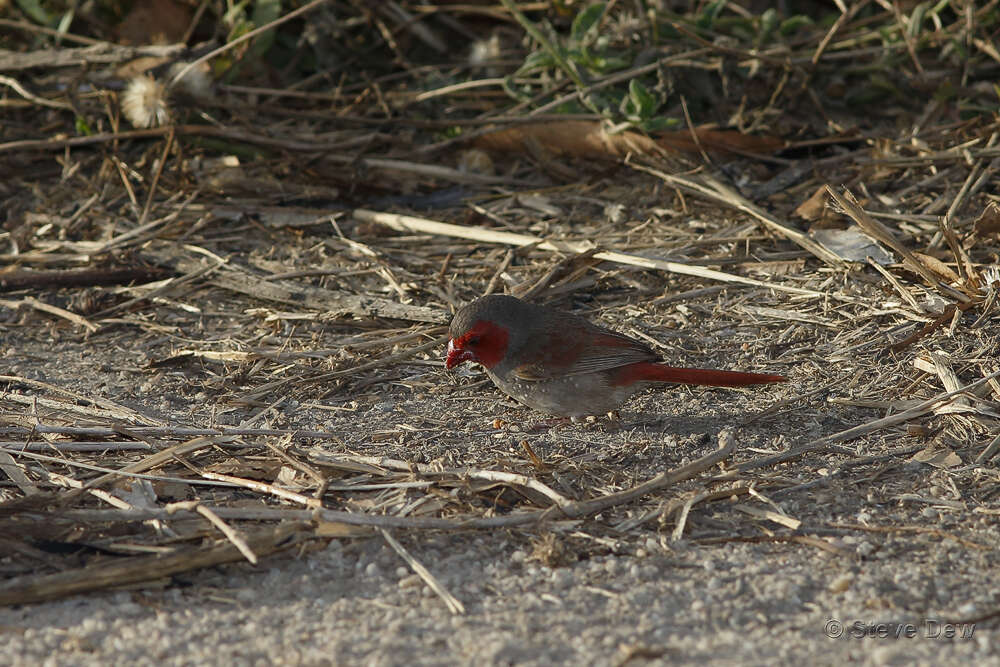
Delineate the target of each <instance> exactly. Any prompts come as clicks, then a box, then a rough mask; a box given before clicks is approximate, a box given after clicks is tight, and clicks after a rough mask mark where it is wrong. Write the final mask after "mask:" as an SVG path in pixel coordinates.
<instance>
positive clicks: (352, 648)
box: [0, 330, 1000, 665]
mask: <svg viewBox="0 0 1000 667" xmlns="http://www.w3.org/2000/svg"><path fill="white" fill-rule="evenodd" d="M120 335H121V334H116V336H120ZM8 340H9V339H8ZM20 340H21V343H22V344H21V346H20V347H19V352H21V353H24V352H27V354H26V355H24V356H20V357H19V359H18V361H17V362H16V363H14V364H13V365H12V366H11V368H10V370H9V372H10V373H12V374H19V375H22V376H25V377H33V378H35V379H45V380H46V381H48V382H57V383H60V384H63V385H64V386H70V387H73V388H74V389H76V390H85V389H86V390H89V391H92V392H96V393H98V394H99V395H102V396H105V397H107V398H110V399H112V400H116V401H119V402H120V403H122V404H124V405H131V406H134V407H136V408H141V409H142V410H145V411H147V413H148V414H157V415H161V416H164V415H165V416H171V417H172V418H174V419H177V420H178V421H180V422H191V423H198V422H201V423H205V422H204V421H202V420H210V419H214V420H216V423H238V422H239V421H240V420H241V419H242V418H243V417H245V415H247V414H249V411H248V410H247V409H246V408H239V409H233V408H232V407H227V406H225V405H222V404H218V405H213V399H212V398H211V393H209V398H208V399H207V400H206V395H205V394H204V393H201V394H199V393H198V392H199V391H203V389H202V390H199V382H193V381H192V380H193V379H195V380H199V381H200V382H202V384H201V385H200V386H202V387H204V382H203V381H205V380H206V379H208V378H209V377H210V375H211V373H209V371H208V370H207V369H197V368H195V369H190V368H189V369H184V370H178V371H171V372H167V373H159V374H151V373H150V371H149V370H148V369H147V368H145V367H143V364H144V363H145V362H146V361H147V360H148V359H150V358H156V357H158V356H160V355H163V354H166V353H167V352H168V351H169V349H170V343H169V341H164V340H162V339H159V340H158V339H157V337H156V336H155V335H153V334H145V335H143V336H138V337H129V338H117V337H116V338H115V340H114V343H115V344H114V345H112V344H109V343H111V342H112V341H110V340H104V341H102V340H101V337H100V336H98V337H96V339H94V338H92V339H90V340H87V341H84V340H81V339H75V340H74V339H72V338H71V337H70V338H67V339H63V340H61V341H60V343H59V350H60V354H59V355H58V359H53V358H52V357H51V355H49V356H46V355H45V349H46V347H47V346H49V345H51V344H52V339H51V338H48V336H47V334H45V333H44V332H42V331H40V330H34V332H33V333H29V332H26V331H24V330H22V331H21V334H20ZM125 341H128V342H125ZM9 345H10V344H9V342H8V347H7V349H6V353H7V358H8V359H10V358H12V356H13V355H12V354H11V349H12V347H9ZM95 357H97V358H98V359H103V363H101V362H100V361H98V363H95ZM429 358H432V359H433V358H436V355H432V356H431V357H429ZM95 369H97V371H96V372H95ZM479 379H481V376H480V375H479V374H477V373H475V372H471V371H470V372H466V373H465V374H464V375H463V376H459V377H457V378H456V377H454V376H447V375H445V374H444V372H443V370H442V369H441V368H440V367H439V366H436V365H430V364H424V365H414V366H410V367H408V368H407V369H406V370H405V371H404V372H402V373H401V374H400V375H399V376H398V378H397V379H396V380H394V381H392V382H390V383H386V384H383V385H381V386H379V387H377V388H376V390H371V389H370V390H369V391H368V393H358V394H357V395H356V397H355V399H354V404H353V407H352V408H350V409H349V410H343V411H334V412H330V411H329V410H327V411H322V410H316V409H312V408H309V407H306V406H305V405H303V404H302V403H301V402H298V401H290V402H289V403H288V404H287V405H285V406H284V407H282V408H280V409H278V410H277V411H276V412H275V413H274V414H273V415H272V417H271V418H270V419H269V422H270V424H271V425H272V426H275V427H278V426H281V427H288V426H293V427H300V428H313V429H315V428H322V429H327V430H330V431H332V432H335V433H339V434H340V435H341V437H342V441H343V442H342V443H341V444H331V442H330V441H324V442H312V443H306V445H305V446H306V448H307V449H310V451H311V452H312V453H322V452H324V451H326V452H330V451H333V452H336V451H354V452H360V453H367V454H378V455H384V456H396V457H403V458H407V459H408V460H436V459H437V460H445V461H452V462H455V461H459V462H463V463H466V464H471V465H482V466H484V467H486V466H490V465H492V466H501V465H503V463H504V462H508V463H509V462H512V461H517V460H519V459H523V454H522V453H521V449H520V448H519V447H518V446H517V445H518V443H519V442H520V441H521V440H528V441H529V442H530V443H531V445H532V447H533V449H534V450H535V451H536V452H537V453H538V454H539V456H541V457H542V458H543V459H545V460H547V461H552V462H556V463H558V462H560V461H562V462H564V464H565V465H569V464H570V463H572V464H573V465H578V466H591V467H593V468H594V469H595V470H596V469H600V470H603V471H607V470H616V471H618V472H619V473H620V474H621V475H622V476H624V477H625V478H628V479H634V480H636V481H642V480H644V479H648V478H649V477H651V476H652V475H653V474H655V473H656V472H658V471H660V470H666V469H671V468H675V467H677V466H678V465H681V464H683V463H684V462H687V461H689V460H691V459H693V458H695V457H697V456H701V455H704V454H705V453H707V452H709V451H711V449H712V448H713V447H714V446H715V444H714V441H715V435H716V434H717V433H718V431H719V430H720V429H721V428H722V427H723V426H730V427H733V428H735V429H736V432H737V438H738V443H739V451H738V454H737V458H738V459H747V458H753V457H754V456H757V454H756V452H757V451H767V450H770V449H772V448H774V447H775V443H779V444H780V443H782V442H785V443H786V444H789V443H790V444H795V443H798V442H801V441H804V440H805V439H807V438H808V437H812V436H813V435H815V434H825V433H830V432H834V431H837V430H841V429H843V428H846V427H849V426H851V425H853V424H854V423H861V422H864V421H867V420H869V419H870V418H872V414H873V413H872V412H870V411H865V410H850V409H847V408H842V407H828V408H822V409H821V410H819V411H817V412H815V413H810V415H811V416H810V417H809V419H805V418H804V417H801V415H798V414H797V413H796V412H794V411H792V412H790V413H785V414H779V415H777V416H774V417H769V418H765V419H762V420H759V421H755V422H749V421H748V415H753V414H755V413H756V412H758V411H760V410H761V409H762V408H764V407H766V406H768V405H772V404H774V403H775V402H776V401H778V400H779V399H780V398H782V397H784V396H789V395H794V394H795V393H796V392H801V391H803V388H804V386H805V383H806V380H804V379H803V378H793V382H792V383H789V384H788V385H784V386H781V387H775V388H767V389H764V390H758V391H757V392H755V393H752V392H742V391H726V390H702V389H674V390H671V391H669V392H649V393H647V394H644V395H641V396H638V397H636V398H635V399H633V401H632V402H631V403H629V404H628V405H627V406H626V409H625V410H624V411H623V412H622V417H621V420H622V421H621V423H620V424H605V423H603V422H602V423H598V424H579V425H571V426H569V427H566V428H559V429H549V428H544V429H541V430H540V431H532V432H524V431H519V430H517V429H518V427H517V426H511V425H510V424H518V423H520V422H530V421H531V419H532V415H531V413H530V412H529V411H527V410H526V409H524V408H521V407H519V406H516V405H514V404H512V403H510V402H508V401H505V400H501V399H500V397H499V395H498V394H496V393H495V392H494V390H493V388H492V387H485V388H484V387H481V386H480V387H473V389H472V390H471V391H469V390H467V389H466V387H468V386H470V384H471V383H474V382H476V381H478V380H479ZM414 387H416V388H414ZM341 398H343V397H341ZM334 402H336V401H334ZM340 402H341V403H342V404H344V405H345V406H348V407H350V405H351V404H349V403H344V402H343V401H340ZM213 408H214V413H215V414H214V416H212V417H209V415H210V414H211V413H212V412H213ZM815 415H820V417H819V419H818V420H817V418H816V417H815ZM497 418H500V419H505V420H507V422H508V425H507V426H505V427H504V428H500V429H496V428H495V427H494V424H493V421H494V420H495V419H497ZM401 423H425V424H430V425H431V426H428V429H427V430H426V431H425V432H416V433H414V432H412V431H398V425H399V424H401ZM359 426H363V428H359ZM394 429H396V430H394ZM511 429H514V430H511ZM397 432H398V433H400V435H399V436H398V437H397V436H396V435H393V436H392V437H384V438H381V439H379V440H378V441H375V439H373V438H372V437H371V434H373V433H376V434H377V433H392V434H395V433H397ZM775 434H779V435H775ZM855 445H856V446H857V450H858V452H860V453H876V454H877V453H879V452H882V451H885V448H886V447H887V446H889V447H890V449H891V446H895V445H891V444H890V445H886V443H885V442H884V441H882V440H880V439H879V438H878V437H877V436H871V437H870V438H868V439H865V440H864V441H861V442H860V443H854V444H853V445H852V447H853V446H855ZM751 450H754V451H751ZM908 459H909V457H895V458H894V457H892V456H891V455H890V456H886V457H883V459H882V460H881V461H877V462H874V463H871V464H869V465H865V466H859V467H858V468H857V469H851V470H850V471H849V472H848V473H847V474H842V475H829V474H830V471H831V470H833V469H834V468H835V467H836V460H837V459H836V455H835V454H817V455H814V456H812V457H807V458H806V459H802V460H800V461H795V462H790V463H787V464H783V465H782V466H779V467H778V472H779V473H780V474H781V475H784V476H786V477H788V478H797V479H800V480H813V482H814V483H813V484H812V485H810V486H808V487H806V488H799V489H795V488H793V489H791V491H790V492H789V493H787V494H781V493H776V494H775V499H774V502H775V503H777V504H778V506H779V507H780V508H781V509H782V510H783V511H784V512H787V514H788V515H789V516H793V517H795V518H796V519H798V520H800V521H802V523H803V528H802V529H801V530H799V531H796V533H795V534H796V535H813V536H814V537H815V539H817V540H823V541H824V543H825V544H829V545H832V546H833V547H834V548H835V549H836V553H834V552H831V551H830V550H828V549H825V548H817V547H816V546H811V545H810V544H808V543H802V542H799V543H794V542H775V541H768V542H754V541H752V540H753V539H756V538H765V537H767V536H768V535H772V534H774V533H787V532H788V531H785V530H784V529H782V528H781V527H780V526H776V525H774V524H769V523H768V522H761V521H756V520H754V519H752V518H750V517H747V516H744V515H742V514H740V513H739V512H735V511H734V510H733V508H732V507H731V503H729V502H728V501H723V502H717V503H711V504H708V505H704V506H696V507H695V508H694V509H692V511H691V515H690V516H689V519H688V521H689V525H688V528H687V530H686V533H685V535H684V537H683V538H682V539H680V540H673V539H672V538H671V531H672V530H673V527H674V521H673V519H672V518H671V519H669V520H667V521H665V522H664V523H663V525H662V526H658V525H657V522H656V521H652V522H650V523H647V524H645V525H644V526H642V527H639V528H635V529H632V530H630V531H628V532H627V533H621V534H617V533H616V532H615V531H614V530H613V529H612V528H611V526H610V525H609V524H610V523H611V520H610V517H609V516H602V515H598V516H597V517H595V518H594V519H592V520H587V521H583V522H568V521H567V522H555V523H553V524H551V525H548V526H544V527H532V528H530V529H524V530H497V531H494V532H464V533H461V532H459V533H433V532H425V533H419V532H418V533H412V534H408V533H405V532H403V531H396V532H395V535H396V537H397V538H398V539H399V540H400V541H401V542H402V543H403V544H404V546H405V547H406V548H407V549H408V550H409V551H410V553H411V554H412V555H413V556H415V557H416V558H417V559H418V560H419V561H421V562H422V563H424V564H425V565H426V566H427V567H428V569H430V570H431V572H432V573H433V574H435V575H436V576H437V577H438V578H439V580H440V581H441V583H442V584H443V585H444V587H445V588H447V589H448V591H450V592H451V593H452V594H453V595H454V596H455V597H456V598H457V599H458V600H460V601H461V603H462V604H463V605H464V607H465V613H464V614H452V613H450V612H449V611H448V610H447V608H446V607H445V605H444V603H443V602H442V601H441V600H440V599H439V598H438V597H437V596H436V595H434V594H433V592H431V590H430V589H429V588H427V587H426V586H425V585H424V584H423V582H422V581H421V580H420V579H419V578H418V577H417V576H416V575H414V573H413V571H412V570H411V569H410V568H409V567H408V566H407V565H406V564H405V563H404V562H403V561H402V560H401V559H400V557H399V556H398V555H397V554H396V552H394V551H393V550H392V549H391V548H390V547H389V546H388V545H387V544H386V542H385V541H384V539H383V538H382V537H381V536H378V535H376V536H373V537H361V538H347V539H340V540H336V539H335V540H332V541H330V542H329V543H328V544H325V543H324V544H320V545H319V548H318V549H317V550H315V551H311V552H307V553H302V554H285V555H283V556H280V557H273V558H269V559H266V560H264V561H263V562H262V563H261V564H259V565H258V566H251V565H249V564H246V563H243V564H235V565H229V566H224V567H218V568H212V569H209V570H202V571H198V572H192V573H188V574H184V575H179V576H176V577H174V578H172V579H171V580H170V581H169V582H166V585H165V586H162V585H161V586H159V587H157V586H154V587H147V588H143V589H138V590H129V591H118V592H108V593H98V594H92V595H87V596H80V597H74V598H70V599H66V600H62V601H57V602H51V603H44V604H35V605H28V606H21V607H13V608H10V607H8V608H3V609H0V632H2V636H3V641H4V650H3V652H2V655H0V662H2V663H3V664H11V665H38V664H44V665H83V664H86V665H90V664H94V665H96V664H136V665H145V664H150V665H152V664H157V665H189V664H220V665H221V664H227V665H265V664H289V665H292V664H295V665H298V664H302V665H322V664H331V665H336V664H366V665H406V664H441V665H445V664H477V665H478V664H496V665H512V664H518V665H520V664H527V665H546V664H553V663H560V664H587V665H621V664H626V663H628V664H634V665H641V664H675V663H679V664H776V663H781V664H789V663H793V662H802V661H804V660H808V661H809V664H844V663H848V662H854V663H859V664H872V665H904V664H906V665H912V664H926V665H937V664H942V663H946V662H947V663H951V664H959V663H961V664H977V665H1000V657H998V655H1000V653H998V646H1000V637H998V634H997V631H996V629H995V628H996V622H995V620H994V621H983V622H980V623H978V624H977V625H974V626H973V625H969V624H954V623H956V622H957V621H961V620H962V619H969V618H972V617H976V616H981V615H983V614H985V613H989V612H990V611H992V609H994V608H995V607H996V606H997V605H998V604H1000V586H998V584H997V578H996V571H997V566H998V562H997V560H998V559H997V551H996V548H995V545H996V544H997V543H998V537H1000V534H998V533H1000V531H998V527H997V525H996V520H995V517H994V516H990V515H987V514H979V515H976V514H973V513H970V512H961V511H955V510H949V509H948V508H947V507H936V506H934V505H933V504H928V503H915V502H904V501H902V500H900V498H899V495H900V493H901V492H902V491H911V492H919V493H922V494H924V495H928V496H931V495H934V494H938V495H940V496H949V497H950V496H953V495H954V493H953V491H954V492H958V493H959V494H961V493H962V491H963V489H964V488H965V486H964V485H965V484H969V485H971V484H973V481H972V480H973V478H975V475H988V474H990V473H989V471H988V470H986V471H983V470H982V469H981V468H980V467H977V466H966V468H968V470H967V471H966V473H962V472H961V471H959V472H958V473H956V472H955V471H954V469H953V470H951V471H942V470H939V469H936V468H934V467H933V466H929V465H926V464H922V463H918V462H913V461H909V460H908ZM521 462H522V463H523V460H522V461H521ZM977 471H978V472H977ZM824 475H829V480H828V481H827V480H824V479H823V476H824ZM977 479H978V478H977ZM949 480H951V481H949ZM656 502H658V500H657V499H653V500H651V501H649V502H645V503H643V505H642V507H643V508H645V509H648V508H650V507H655V506H656ZM636 511H637V510H636ZM620 518H621V516H618V517H616V520H617V519H620ZM838 523H849V524H871V525H872V526H876V525H879V526H889V525H891V526H897V527H902V526H907V527H910V528H907V529H899V530H884V531H878V530H871V531H865V530H857V529H854V530H847V529H843V530H836V529H834V528H832V527H831V526H832V525H833V524H838ZM741 527H742V528H747V529H748V530H745V531H741ZM914 527H916V528H914ZM916 530H924V531H925V532H916ZM713 537H715V538H718V539H717V543H712V542H711V541H710V540H711V538H713ZM706 540H707V541H706ZM741 540H749V541H741Z"/></svg>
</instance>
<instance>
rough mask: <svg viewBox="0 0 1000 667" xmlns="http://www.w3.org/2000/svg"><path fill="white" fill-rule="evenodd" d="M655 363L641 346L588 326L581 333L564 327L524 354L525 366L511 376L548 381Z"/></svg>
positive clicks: (644, 346)
mask: <svg viewBox="0 0 1000 667" xmlns="http://www.w3.org/2000/svg"><path fill="white" fill-rule="evenodd" d="M659 360H660V358H659V356H658V355H657V354H656V353H655V352H653V350H652V349H650V348H649V346H647V345H646V344H645V343H642V342H640V341H637V340H635V339H634V338H629V337H628V336H625V335H623V334H620V333H617V332H615V331H611V330H610V329H604V328H602V327H597V326H594V325H588V326H587V327H586V328H584V329H583V330H582V331H580V330H579V329H576V330H575V331H574V330H573V329H569V328H567V329H566V330H562V331H554V332H550V334H549V335H548V336H546V341H545V342H544V343H541V344H539V345H537V346H536V347H535V348H533V349H532V350H531V351H530V352H529V353H528V354H527V355H526V361H525V363H523V364H521V365H519V366H518V367H517V368H515V369H514V375H515V376H516V377H517V378H518V379H520V380H527V381H532V380H548V379H551V378H553V377H565V376H568V375H581V374H583V373H596V372H598V371H604V370H610V369H612V368H618V367H620V366H627V365H628V364H634V363H636V362H640V361H659Z"/></svg>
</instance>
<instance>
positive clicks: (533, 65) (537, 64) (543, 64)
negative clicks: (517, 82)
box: [514, 49, 556, 76]
mask: <svg viewBox="0 0 1000 667" xmlns="http://www.w3.org/2000/svg"><path fill="white" fill-rule="evenodd" d="M555 66H556V59H555V58H553V57H552V54H550V53H549V52H548V51H546V50H545V49H541V50H539V51H535V52H534V53H529V54H528V57H527V58H525V59H524V64H522V65H521V66H520V67H518V68H517V71H516V72H514V76H523V75H525V74H531V73H532V72H537V71H538V70H540V69H550V68H552V67H555Z"/></svg>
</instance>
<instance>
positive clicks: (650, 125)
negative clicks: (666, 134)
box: [639, 116, 681, 134]
mask: <svg viewBox="0 0 1000 667" xmlns="http://www.w3.org/2000/svg"><path fill="white" fill-rule="evenodd" d="M680 124H681V119H680V118H670V117H669V116H657V117H655V118H650V119H648V120H644V121H642V122H641V123H639V127H641V128H642V130H643V131H644V132H646V133H647V134H651V133H653V132H663V131H665V130H672V129H675V128H677V127H679V126H680Z"/></svg>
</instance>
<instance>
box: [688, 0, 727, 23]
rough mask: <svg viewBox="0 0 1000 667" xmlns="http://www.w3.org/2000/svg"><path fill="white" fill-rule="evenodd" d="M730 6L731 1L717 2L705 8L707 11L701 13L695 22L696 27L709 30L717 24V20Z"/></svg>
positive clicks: (718, 0) (716, 0) (717, 0)
mask: <svg viewBox="0 0 1000 667" xmlns="http://www.w3.org/2000/svg"><path fill="white" fill-rule="evenodd" d="M727 4H729V0H715V2H710V3H708V4H707V5H706V6H705V11H703V12H702V13H701V15H700V16H699V17H698V20H697V21H695V25H697V26H698V27H699V28H702V29H705V30H708V29H709V28H711V27H712V26H713V25H714V24H715V19H717V18H719V14H721V13H722V10H723V9H724V8H725V6H726V5H727Z"/></svg>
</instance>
